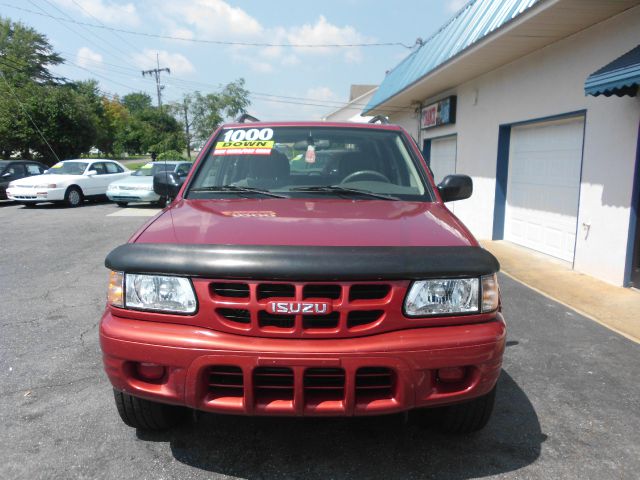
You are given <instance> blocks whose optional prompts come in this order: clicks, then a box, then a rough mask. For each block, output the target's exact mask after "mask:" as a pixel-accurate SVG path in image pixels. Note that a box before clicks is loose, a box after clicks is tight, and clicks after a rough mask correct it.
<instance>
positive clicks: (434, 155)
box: [431, 135, 457, 185]
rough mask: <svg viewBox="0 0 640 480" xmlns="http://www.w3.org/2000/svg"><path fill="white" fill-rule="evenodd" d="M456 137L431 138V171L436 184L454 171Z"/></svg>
mask: <svg viewBox="0 0 640 480" xmlns="http://www.w3.org/2000/svg"><path fill="white" fill-rule="evenodd" d="M456 152H457V137H456V136H455V135H454V136H452V137H445V138H438V139H436V140H431V171H432V172H433V178H434V180H435V182H436V185H437V184H438V183H440V182H441V181H442V179H443V178H444V177H446V176H447V175H450V174H452V173H456Z"/></svg>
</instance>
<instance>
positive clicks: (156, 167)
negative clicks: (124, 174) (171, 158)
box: [131, 162, 176, 177]
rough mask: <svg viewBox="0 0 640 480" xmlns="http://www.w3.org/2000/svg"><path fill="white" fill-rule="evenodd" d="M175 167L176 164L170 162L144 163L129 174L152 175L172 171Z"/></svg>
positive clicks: (138, 175) (137, 175)
mask: <svg viewBox="0 0 640 480" xmlns="http://www.w3.org/2000/svg"><path fill="white" fill-rule="evenodd" d="M175 168H176V166H175V165H174V164H171V163H168V164H165V163H160V162H159V163H146V164H144V165H143V166H142V167H140V168H139V169H138V170H136V171H135V172H133V173H132V174H131V175H132V176H135V177H152V176H154V175H155V174H156V173H160V172H165V171H167V170H168V171H170V172H172V171H173V170H174V169H175Z"/></svg>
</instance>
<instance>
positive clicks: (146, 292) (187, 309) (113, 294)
mask: <svg viewBox="0 0 640 480" xmlns="http://www.w3.org/2000/svg"><path fill="white" fill-rule="evenodd" d="M123 277H124V278H123ZM123 283H124V299H123V298H122V297H123V294H122V286H123ZM118 295H119V296H118ZM123 300H124V301H123ZM109 303H110V304H111V305H113V306H116V307H121V308H138V309H141V310H155V311H159V312H172V313H173V312H174V313H194V312H195V311H196V308H197V302H196V296H195V293H194V291H193V287H192V286H191V282H190V281H189V279H187V278H182V277H168V276H164V275H138V274H123V273H120V272H111V280H110V282H109Z"/></svg>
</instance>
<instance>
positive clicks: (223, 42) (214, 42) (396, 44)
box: [0, 2, 415, 49]
mask: <svg viewBox="0 0 640 480" xmlns="http://www.w3.org/2000/svg"><path fill="white" fill-rule="evenodd" d="M0 5H2V6H5V7H9V8H13V9H16V10H21V11H23V12H27V13H32V14H34V15H40V16H43V17H48V18H52V19H54V20H58V21H61V22H68V23H74V24H76V25H83V26H86V27H91V28H100V29H103V30H109V31H111V32H119V33H126V34H128V35H137V36H140V37H149V38H160V39H163V40H178V41H181V42H192V43H207V44H212V45H236V46H242V47H291V48H353V47H404V48H407V49H411V48H413V47H414V46H415V44H414V45H406V44H404V43H402V42H363V43H323V44H316V43H268V42H237V41H228V40H207V39H203V38H187V37H176V36H172V35H161V34H157V33H147V32H137V31H134V30H125V29H123V28H116V27H108V26H106V25H96V24H95V23H88V22H82V21H80V20H75V19H69V18H64V17H56V16H55V15H50V14H48V13H42V12H36V11H34V10H30V9H28V8H23V7H16V6H15V5H10V4H8V3H3V2H0Z"/></svg>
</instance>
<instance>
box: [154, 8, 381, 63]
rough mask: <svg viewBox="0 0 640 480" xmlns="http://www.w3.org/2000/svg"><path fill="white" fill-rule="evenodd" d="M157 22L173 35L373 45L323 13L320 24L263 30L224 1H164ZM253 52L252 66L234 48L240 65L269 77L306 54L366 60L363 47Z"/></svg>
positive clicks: (233, 53) (231, 39) (261, 26)
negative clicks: (280, 67)
mask: <svg viewBox="0 0 640 480" xmlns="http://www.w3.org/2000/svg"><path fill="white" fill-rule="evenodd" d="M156 10H157V14H158V16H157V18H158V20H159V21H160V22H162V23H163V25H164V26H165V28H166V30H167V31H168V32H170V34H171V35H174V36H178V37H185V38H201V39H207V40H229V41H240V42H241V41H246V42H249V43H260V42H264V43H271V44H302V45H324V44H357V43H365V42H368V41H371V40H372V39H371V38H369V37H365V36H364V35H362V34H361V33H359V32H358V31H357V30H356V29H355V28H354V27H352V26H349V25H345V26H338V25H334V24H332V23H331V22H329V21H328V20H327V19H326V18H325V17H324V16H322V15H320V16H319V17H318V19H317V20H316V21H315V22H311V23H307V24H304V25H300V26H294V27H287V28H285V27H283V26H278V25H273V26H269V27H267V26H264V25H262V24H261V22H260V21H259V20H258V19H256V18H254V17H253V16H251V15H250V14H249V13H248V12H247V11H245V10H243V9H242V8H239V7H233V6H231V5H229V4H228V3H227V2H225V1H224V0H182V1H175V0H163V1H162V3H159V4H158V6H157V8H156ZM251 48H252V53H253V58H254V59H258V60H254V61H252V62H249V61H247V60H246V59H244V58H242V54H241V53H242V49H240V50H239V49H238V48H236V47H233V48H231V56H232V58H233V59H234V60H235V61H238V62H241V63H245V64H247V65H249V66H250V67H251V68H252V69H253V70H255V71H259V72H263V73H268V72H271V71H274V70H275V67H277V66H278V65H283V66H293V65H297V64H299V63H300V58H299V57H300V56H302V55H324V56H328V55H342V56H343V58H344V60H345V61H347V62H349V63H353V62H360V61H361V60H362V51H361V49H360V48H358V47H345V48H330V47H293V48H291V47H278V46H273V47H269V46H267V47H262V48H255V47H251Z"/></svg>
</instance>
